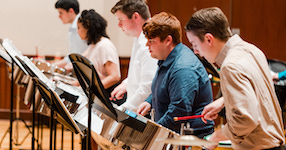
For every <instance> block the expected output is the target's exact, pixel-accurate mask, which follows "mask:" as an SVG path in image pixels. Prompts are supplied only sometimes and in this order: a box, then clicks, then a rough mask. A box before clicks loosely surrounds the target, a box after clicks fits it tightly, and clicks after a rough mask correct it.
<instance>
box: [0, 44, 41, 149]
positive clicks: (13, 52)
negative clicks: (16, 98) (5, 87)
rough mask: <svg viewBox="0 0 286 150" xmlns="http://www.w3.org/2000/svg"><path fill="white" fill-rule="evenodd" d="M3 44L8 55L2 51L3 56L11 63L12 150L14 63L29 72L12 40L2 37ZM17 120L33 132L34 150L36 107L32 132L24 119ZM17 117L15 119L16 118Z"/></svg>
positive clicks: (10, 129)
mask: <svg viewBox="0 0 286 150" xmlns="http://www.w3.org/2000/svg"><path fill="white" fill-rule="evenodd" d="M0 42H1V45H2V46H3V48H4V49H5V50H6V52H7V54H8V56H9V57H10V59H9V57H7V55H5V54H4V53H3V52H1V54H2V56H1V57H2V58H4V59H5V60H6V61H7V62H10V63H11V69H12V70H11V108H10V127H9V131H10V146H9V148H10V150H12V141H13V139H12V134H13V126H12V124H13V121H14V118H13V105H14V103H13V91H14V64H15V63H16V65H17V66H18V67H19V68H20V69H21V70H22V71H23V72H24V73H25V74H28V73H27V71H26V70H25V69H24V67H23V66H22V65H21V63H20V62H19V61H18V59H16V56H19V57H23V55H22V54H21V53H20V52H19V51H18V50H17V49H16V47H15V46H14V45H13V44H12V42H11V41H10V40H8V39H4V41H3V40H2V39H1V40H0ZM16 119H17V120H21V121H22V122H23V123H24V124H25V126H26V127H27V129H28V130H29V132H30V133H31V134H32V148H31V149H32V150H34V141H35V136H34V133H35V132H34V122H35V121H34V109H33V120H32V122H33V123H32V124H33V125H32V132H31V131H30V128H29V127H28V126H27V124H26V122H25V121H24V120H23V119H20V118H16ZM16 119H15V120H16Z"/></svg>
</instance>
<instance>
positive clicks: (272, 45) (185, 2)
mask: <svg viewBox="0 0 286 150" xmlns="http://www.w3.org/2000/svg"><path fill="white" fill-rule="evenodd" d="M148 2H149V5H150V10H151V13H152V15H154V14H156V13H158V12H160V11H167V12H170V13H172V14H174V15H175V16H176V17H177V18H178V19H179V20H180V21H181V23H182V27H184V25H185V24H186V23H187V21H188V19H189V18H190V17H191V15H192V14H193V13H194V12H195V11H196V10H198V9H201V8H206V7H214V6H216V7H220V8H221V9H222V11H223V12H224V13H225V14H226V16H227V18H228V19H229V22H230V24H231V28H235V29H239V30H240V35H241V37H242V38H243V39H244V40H246V41H248V42H250V43H253V44H255V45H256V46H258V47H259V48H261V49H262V51H263V52H264V53H265V54H266V56H267V58H269V59H278V60H281V61H286V51H285V50H284V49H285V46H284V41H286V37H285V36H284V35H285V34H286V30H285V27H286V1H285V0H179V1H174V0H157V1H152V0H150V1H148ZM178 8H179V9H178ZM183 42H184V43H185V44H187V45H189V42H188V41H187V39H186V36H185V33H184V32H183Z"/></svg>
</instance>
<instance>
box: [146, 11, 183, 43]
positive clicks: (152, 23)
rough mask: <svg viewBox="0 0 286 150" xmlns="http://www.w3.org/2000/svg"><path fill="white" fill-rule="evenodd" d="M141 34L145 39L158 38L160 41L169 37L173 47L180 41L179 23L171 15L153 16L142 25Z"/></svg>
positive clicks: (162, 13) (164, 13)
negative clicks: (171, 39)
mask: <svg viewBox="0 0 286 150" xmlns="http://www.w3.org/2000/svg"><path fill="white" fill-rule="evenodd" d="M143 33H144V34H145V36H146V38H148V39H152V38H155V37H159V38H160V40H161V41H163V40H164V39H166V38H167V36H168V35H171V36H172V38H173V43H174V44H175V45H177V44H179V43H180V42H181V41H182V29H181V23H180V21H179V20H178V19H177V18H176V17H175V16H174V15H172V14H170V13H166V12H161V13H159V14H156V15H154V16H153V17H152V18H151V19H150V20H148V21H147V22H146V23H145V24H144V25H143Z"/></svg>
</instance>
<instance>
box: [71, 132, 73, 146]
mask: <svg viewBox="0 0 286 150" xmlns="http://www.w3.org/2000/svg"><path fill="white" fill-rule="evenodd" d="M71 134H72V135H71V136H72V143H71V149H72V150H73V149H74V147H73V141H74V134H73V132H71Z"/></svg>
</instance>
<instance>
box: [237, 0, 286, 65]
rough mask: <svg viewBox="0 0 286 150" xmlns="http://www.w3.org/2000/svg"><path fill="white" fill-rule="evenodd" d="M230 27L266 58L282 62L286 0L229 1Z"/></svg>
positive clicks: (284, 58)
mask: <svg viewBox="0 0 286 150" xmlns="http://www.w3.org/2000/svg"><path fill="white" fill-rule="evenodd" d="M232 6H233V7H232V18H233V19H232V27H233V28H239V29H240V33H241V34H240V35H241V36H242V38H243V39H245V40H246V41H249V42H251V43H253V44H255V45H256V46H258V47H259V48H261V49H262V50H263V51H264V53H265V54H266V56H267V57H268V58H270V59H279V60H283V61H286V50H285V45H284V44H285V41H286V36H284V35H286V29H285V27H286V1H285V0H271V1H269V0H250V1H249V0H248V1H242V0H233V5H232Z"/></svg>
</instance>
